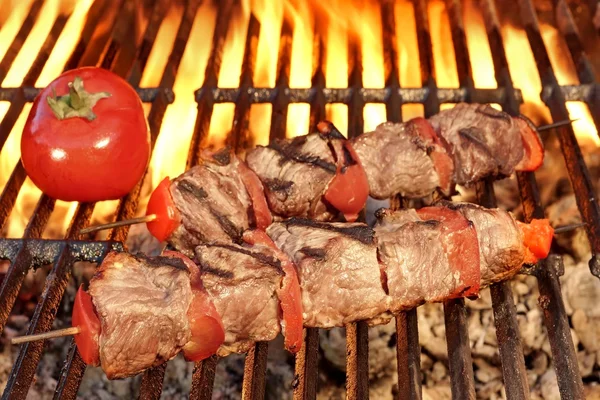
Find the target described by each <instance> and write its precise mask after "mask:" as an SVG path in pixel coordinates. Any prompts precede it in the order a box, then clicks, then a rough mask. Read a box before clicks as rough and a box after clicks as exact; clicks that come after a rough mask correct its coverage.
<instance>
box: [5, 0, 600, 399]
mask: <svg viewBox="0 0 600 400" xmlns="http://www.w3.org/2000/svg"><path fill="white" fill-rule="evenodd" d="M205 1H209V0H205ZM410 2H411V3H412V6H413V9H414V14H415V22H416V29H417V41H418V48H419V63H420V67H421V68H420V71H421V82H422V87H421V88H405V87H402V82H400V80H399V66H398V62H397V60H398V57H397V48H396V30H397V26H396V21H395V17H394V2H393V1H389V0H380V2H379V5H380V8H381V17H382V22H383V35H382V41H383V51H384V67H385V87H384V88H381V89H372V88H365V87H363V86H364V85H363V81H362V56H361V50H360V44H359V43H357V42H356V41H355V40H353V39H352V38H349V44H348V45H349V49H348V54H349V57H348V58H349V66H348V78H349V79H348V82H349V85H348V88H346V89H332V88H327V87H326V82H325V71H324V68H325V67H324V64H325V63H324V60H325V56H326V50H327V49H326V47H325V45H324V41H323V38H321V37H320V36H319V35H318V33H317V34H315V46H314V47H315V49H316V56H315V61H314V68H313V71H314V73H313V78H312V86H311V87H310V88H305V89H292V88H290V87H289V83H290V76H289V71H290V62H291V43H292V37H293V32H294V29H293V27H292V26H291V24H289V23H288V22H286V21H285V19H284V22H283V25H282V29H281V42H280V48H279V61H278V66H277V71H278V74H277V80H276V85H275V87H274V88H258V87H255V86H254V83H253V72H254V69H255V67H256V65H255V64H256V43H257V40H258V36H259V32H260V23H259V21H258V19H257V18H255V17H254V16H253V15H251V17H250V21H249V24H248V31H247V39H246V46H245V51H244V58H243V63H242V69H241V77H240V78H241V79H240V85H239V87H238V88H235V89H224V88H219V87H218V77H219V72H220V70H221V60H222V57H221V56H222V52H223V46H224V43H225V38H226V35H227V32H228V30H229V29H230V26H231V23H232V20H233V18H232V14H233V10H234V9H235V7H237V6H239V4H238V2H237V1H235V0H224V1H220V2H218V3H216V4H218V11H217V17H216V18H217V19H216V25H215V31H214V35H213V38H212V43H211V51H210V57H209V60H208V63H207V66H206V70H205V78H204V84H203V86H202V87H201V88H200V89H198V91H197V92H196V101H197V103H198V114H197V117H196V123H195V127H194V132H193V136H192V141H191V145H190V152H189V156H188V162H187V165H188V167H189V166H192V165H195V164H197V163H198V161H199V155H200V151H201V149H202V148H203V147H204V146H206V144H207V143H208V142H207V140H208V129H209V123H210V120H211V116H212V114H213V110H214V105H215V104H218V103H233V104H235V113H234V118H233V125H232V129H231V132H230V133H229V135H228V137H227V144H228V145H230V146H232V147H233V148H234V149H236V150H243V149H245V148H246V147H248V145H249V143H250V132H249V128H248V126H249V119H250V108H251V105H252V104H257V103H270V104H272V107H273V108H272V118H271V128H270V138H271V139H273V138H278V137H283V136H284V135H285V131H286V120H287V112H288V105H289V104H292V103H306V104H309V105H310V123H309V126H310V128H311V130H312V129H314V127H315V124H316V123H317V122H318V121H319V120H321V119H324V118H325V116H326V111H325V107H326V105H327V104H331V103H343V104H346V105H347V106H348V135H349V136H350V137H354V136H356V135H359V134H360V133H362V129H363V126H364V121H363V109H364V106H365V104H367V103H379V104H385V106H386V115H387V116H386V118H387V120H390V121H396V122H398V121H401V119H402V114H401V107H402V105H403V104H412V103H419V104H423V105H424V110H425V115H426V116H430V115H433V114H435V113H436V112H438V111H439V109H440V104H442V103H456V102H462V101H464V102H483V103H498V104H500V105H501V106H502V108H503V109H504V110H505V111H506V112H508V113H509V114H511V115H517V114H518V113H519V104H520V103H521V102H522V96H521V92H520V91H519V90H517V89H515V87H514V85H513V82H512V79H511V76H510V72H509V69H508V62H507V55H506V51H505V47H504V43H503V39H502V35H501V26H500V23H499V16H498V12H497V10H496V2H495V1H494V0H481V1H480V3H479V5H480V8H481V11H482V14H483V17H484V21H485V25H486V28H487V36H488V40H489V43H490V47H491V50H492V52H491V53H492V57H493V63H494V69H495V78H496V81H497V84H498V88H497V89H478V88H475V85H474V83H473V77H472V69H471V64H470V61H469V60H470V59H469V53H468V47H467V44H466V35H465V30H464V25H463V21H462V9H461V6H462V5H461V1H460V0H446V1H445V3H446V8H447V11H448V14H449V20H450V25H451V31H452V42H453V46H454V53H455V57H456V65H457V72H458V77H459V83H460V88H458V89H448V88H438V86H437V84H436V79H435V69H434V62H435V60H434V57H433V51H432V40H431V36H430V31H429V22H428V14H427V4H428V2H427V0H410ZM42 3H43V1H41V0H36V1H34V2H33V5H32V6H31V8H30V10H29V14H28V16H27V17H26V19H25V22H24V23H23V25H22V26H21V28H20V30H19V32H18V34H17V36H16V38H15V40H14V41H13V43H12V44H11V46H10V48H9V51H8V52H7V53H6V56H5V57H4V59H2V60H1V61H0V81H1V80H2V79H4V77H5V76H6V74H7V72H8V70H9V69H10V66H11V65H12V63H13V61H14V59H15V57H16V55H17V54H18V52H19V50H20V49H21V47H22V45H23V43H24V41H25V39H26V38H27V36H28V35H29V33H30V31H31V29H32V27H33V24H34V22H35V21H36V19H37V17H38V15H39V13H40V9H41V6H42ZM127 3H128V0H115V1H111V0H96V1H95V2H94V3H93V5H92V7H91V9H90V11H89V12H88V15H87V19H86V22H85V25H84V28H83V30H82V33H81V38H80V40H79V42H78V44H77V46H76V48H75V50H74V51H73V53H72V54H71V56H70V58H69V61H68V62H67V65H66V69H70V68H74V67H77V66H83V65H98V66H102V67H104V68H107V69H111V70H112V71H114V72H116V73H118V74H119V75H121V76H123V77H125V78H126V79H128V81H129V82H130V83H131V85H132V86H134V87H136V88H138V86H139V84H140V80H141V76H142V73H143V71H144V69H145V67H146V64H147V61H148V57H149V55H150V51H151V49H152V46H153V44H154V42H155V40H156V37H157V34H158V29H159V26H160V22H161V21H162V20H163V19H164V18H165V15H166V13H167V12H168V10H169V7H171V6H172V5H171V4H170V2H169V1H167V0H143V1H142V4H143V5H144V8H143V10H144V12H145V13H146V15H145V17H146V18H147V20H148V23H147V25H146V27H145V30H144V33H143V39H142V42H141V44H140V45H139V46H138V48H137V49H136V51H134V52H131V51H128V47H127V44H128V43H129V39H130V37H131V34H132V33H133V29H135V27H134V25H133V24H131V18H132V15H131V13H127V12H121V13H108V11H109V10H110V9H112V7H119V8H121V7H123V6H124V5H126V4H127ZM201 3H202V0H188V1H186V2H185V5H184V13H183V17H182V19H181V22H180V24H179V26H178V31H177V34H176V39H175V44H174V46H173V49H172V51H171V53H170V55H169V58H168V61H167V65H166V67H165V69H164V72H163V75H162V79H161V81H160V85H159V86H158V87H157V88H150V89H138V93H139V94H140V97H141V98H142V100H143V101H144V102H148V103H150V104H151V106H150V112H149V118H148V119H149V127H150V132H151V138H152V147H154V144H155V143H156V139H157V136H158V133H159V131H160V127H161V124H162V121H163V117H164V115H165V112H166V109H167V106H168V105H169V104H170V103H171V102H172V101H173V90H172V89H173V85H174V82H175V78H176V75H177V71H178V68H179V66H180V62H181V59H182V56H183V52H184V49H185V47H186V44H187V42H188V39H189V36H190V32H191V29H192V24H193V21H194V18H195V16H196V13H197V11H198V8H199V7H200V5H201ZM517 3H518V4H516V5H515V6H514V7H515V8H516V7H517V6H518V14H519V16H520V18H521V23H522V25H523V27H524V29H525V31H526V33H527V38H528V40H529V43H530V45H531V48H532V50H533V54H534V57H535V61H536V63H537V70H538V71H537V72H538V73H539V76H540V79H541V81H542V84H543V91H542V94H541V97H542V99H543V101H544V102H545V103H546V105H547V106H548V108H549V109H550V112H551V115H552V119H553V120H554V121H562V120H565V119H568V118H569V114H568V111H567V109H566V103H565V102H566V101H582V102H585V103H586V104H587V106H588V108H589V110H590V112H591V114H592V117H593V120H594V123H595V125H596V127H600V125H599V122H600V106H599V101H600V100H599V99H600V97H599V96H598V93H599V92H598V82H597V80H596V78H595V75H594V71H593V69H592V67H591V64H590V62H589V59H588V55H587V54H586V53H585V51H583V46H582V44H581V40H580V37H579V32H578V28H577V26H576V24H575V23H574V22H573V21H574V19H573V16H572V14H571V10H570V9H569V6H568V4H567V3H566V2H565V1H564V0H554V1H553V6H554V10H555V12H556V13H557V15H560V21H561V23H560V24H559V25H560V26H559V27H560V30H561V34H562V35H563V36H564V37H565V39H566V43H567V45H568V49H569V52H570V54H571V57H572V59H573V61H574V63H575V65H576V66H577V73H578V78H579V80H580V85H575V86H560V85H559V84H558V81H557V78H556V75H555V73H554V71H553V69H552V65H551V63H550V60H549V56H548V52H547V49H546V47H545V46H544V42H543V41H542V37H541V34H540V28H539V23H538V20H537V16H536V13H535V9H534V7H533V4H532V0H518V2H517ZM498 4H500V3H498ZM106 15H110V17H108V18H106V17H105V16H106ZM68 17H69V15H61V16H59V17H58V18H57V19H56V21H55V22H54V25H53V26H52V28H51V31H50V34H49V36H48V37H47V38H46V40H45V42H44V44H43V46H42V49H41V51H40V53H39V54H38V55H37V57H36V59H35V62H34V63H33V65H32V67H31V68H30V70H29V71H28V74H27V76H26V78H25V80H24V81H23V86H22V87H19V88H0V100H3V101H10V107H9V110H8V112H7V114H6V116H5V118H4V119H3V120H2V121H1V122H0V148H1V147H2V146H3V145H4V143H5V142H6V140H7V138H8V135H9V133H10V132H11V130H12V128H13V126H14V125H15V123H16V120H17V118H18V116H19V114H20V113H21V111H22V110H23V108H24V105H25V104H26V103H27V102H31V101H32V100H33V98H34V97H35V95H36V94H37V91H38V89H35V88H34V87H33V86H34V84H35V81H36V79H37V78H38V76H39V74H40V72H41V70H42V68H43V66H44V64H45V63H46V61H47V60H48V57H49V55H50V52H51V51H52V49H53V48H54V46H55V44H56V42H57V39H58V37H59V35H60V33H61V32H62V31H63V29H64V27H65V24H66V21H67V19H68ZM101 22H102V24H108V26H110V29H109V30H108V31H107V32H109V33H108V34H105V35H95V32H96V30H97V28H98V26H99V25H100V23H101ZM415 61H416V60H415ZM200 73H201V72H200ZM555 134H556V135H557V136H558V138H559V140H560V144H561V149H562V152H563V154H564V158H565V162H566V165H567V169H568V173H569V176H570V179H571V184H572V186H573V190H574V192H575V195H576V198H577V205H578V207H579V210H580V212H581V216H582V219H583V221H584V222H586V224H587V225H586V231H587V236H588V238H589V241H590V245H591V249H592V254H593V256H592V259H591V260H590V269H591V272H592V273H593V274H594V275H596V276H599V275H600V260H599V259H598V255H599V254H600V208H599V206H598V203H597V201H596V199H595V197H596V195H595V193H596V192H595V189H594V187H593V185H592V183H591V180H590V176H589V173H588V170H587V167H586V165H585V163H584V161H583V157H582V153H581V150H580V148H579V146H578V143H577V141H576V138H575V135H574V132H573V129H572V127H571V126H563V127H560V128H557V129H556V133H555ZM25 178H26V173H25V171H24V169H23V166H22V164H21V163H20V162H19V163H18V164H17V166H16V168H15V169H14V170H13V172H12V174H11V176H10V178H9V180H8V183H7V184H6V186H5V188H4V191H3V193H2V195H1V197H0V227H3V226H4V225H5V223H6V222H7V219H8V216H9V215H10V212H11V210H12V209H13V207H14V205H15V202H16V198H17V195H18V192H19V190H20V188H21V186H22V185H23V182H24V181H25ZM517 178H518V183H519V189H520V194H521V200H522V204H523V210H524V215H525V218H526V219H527V220H530V219H531V218H543V217H544V209H543V207H542V205H541V203H540V195H539V190H538V186H537V183H536V180H535V176H534V174H533V173H519V174H518V175H517ZM140 190H141V183H140V184H139V185H138V186H137V187H136V188H135V189H134V190H133V191H132V192H131V193H129V194H128V195H127V196H126V197H124V198H123V199H122V200H121V201H120V203H119V206H118V208H117V211H116V213H115V215H114V219H115V220H123V219H127V218H130V217H132V216H133V215H134V213H135V210H136V208H137V205H138V200H139V197H140ZM477 193H478V199H479V202H480V204H482V205H484V206H486V207H493V206H495V204H496V200H495V195H494V188H493V184H492V182H485V183H483V184H481V185H479V186H478V188H477ZM392 204H393V205H394V206H397V207H400V206H403V205H404V204H405V202H404V201H403V200H402V199H392ZM53 207H54V200H52V199H50V198H48V197H47V196H45V195H42V197H41V198H40V200H39V202H38V204H37V206H36V209H35V211H34V213H33V216H32V217H31V219H30V220H29V222H28V225H27V227H26V229H25V233H24V235H23V238H22V239H0V259H6V260H10V268H9V270H8V273H7V275H6V277H5V278H4V281H3V282H2V285H1V287H0V323H1V326H2V327H4V325H5V324H6V321H7V318H8V315H9V312H10V310H11V308H12V307H13V305H14V303H15V299H16V297H17V294H18V292H19V289H20V288H21V285H22V283H23V281H24V277H25V274H26V273H27V271H28V270H29V269H30V268H33V267H35V266H38V265H42V264H48V263H49V264H52V270H51V273H50V274H49V275H48V278H47V280H46V284H45V288H44V291H43V294H42V296H41V298H40V300H39V303H38V305H37V308H36V310H35V313H34V317H33V319H32V321H31V325H30V327H29V330H28V333H40V332H44V331H47V330H50V329H51V326H52V322H53V320H54V318H55V315H56V309H57V307H58V304H59V303H60V301H61V299H62V297H63V294H64V291H65V287H66V285H67V282H68V280H69V278H70V276H71V267H72V264H73V262H75V261H77V260H86V261H91V262H100V261H101V260H102V258H103V256H104V255H105V254H106V253H107V252H108V251H109V250H111V249H112V250H122V246H121V244H120V243H123V242H124V241H125V239H126V238H127V235H128V232H129V228H128V227H120V228H115V229H113V230H111V231H109V234H108V240H107V241H104V242H100V241H89V242H88V241H86V242H84V241H81V240H80V239H81V238H80V237H79V235H78V232H79V230H80V229H82V228H84V227H86V226H87V225H88V224H89V223H90V219H91V215H92V212H93V210H94V204H89V203H85V204H79V205H78V207H77V210H76V212H75V215H74V217H73V219H72V221H71V224H70V227H69V229H68V232H67V234H66V236H65V238H64V240H60V241H47V240H42V239H40V238H41V235H42V232H43V231H44V228H45V227H46V225H47V223H48V220H49V217H50V215H51V213H52V211H53ZM561 270H562V260H561V258H560V257H558V256H556V255H551V256H550V257H549V258H548V259H547V260H545V261H542V262H541V263H539V264H538V265H537V266H536V267H534V268H532V269H531V270H529V271H527V273H530V274H533V275H534V276H535V277H536V278H537V281H538V286H539V292H540V297H539V304H540V306H541V308H542V310H543V320H544V324H545V325H546V328H547V331H548V336H549V339H550V345H551V350H552V355H553V362H554V367H555V369H556V373H557V377H558V386H559V387H558V389H559V390H560V394H561V397H562V398H563V399H583V398H584V394H583V385H582V380H581V376H580V373H579V371H578V364H577V358H576V355H575V349H574V345H573V342H572V340H571V336H570V330H569V323H568V320H567V314H566V312H565V308H564V304H563V302H562V298H561V294H560V284H559V280H558V278H559V275H560V271H561ZM491 294H492V300H493V311H494V320H495V325H496V331H497V337H498V345H499V348H500V360H501V362H502V370H503V376H504V382H505V388H506V395H507V398H509V399H526V398H529V386H528V383H527V377H526V370H525V362H524V357H523V351H522V345H521V339H520V337H519V329H518V325H517V320H516V311H515V305H514V303H513V300H512V299H513V297H512V291H511V287H510V285H509V284H508V283H499V284H496V285H494V286H492V287H491ZM417 312H418V311H417V309H413V310H409V311H406V312H403V313H400V314H399V315H398V316H397V317H396V332H397V359H398V387H399V391H398V398H399V399H420V398H421V376H420V364H419V363H420V348H419V343H418V325H417ZM444 315H445V324H446V338H447V343H448V351H449V367H450V377H451V388H452V395H453V398H456V399H474V398H475V386H474V379H473V367H472V361H471V352H470V347H469V337H468V332H467V323H466V310H465V304H464V300H462V299H459V300H452V301H447V302H445V303H444ZM346 337H347V361H346V363H347V372H346V374H347V375H346V382H347V383H346V389H347V397H348V398H349V399H364V398H368V396H369V387H368V385H369V380H368V327H367V325H366V324H365V323H363V322H359V323H355V324H350V325H348V326H347V328H346ZM318 346H319V343H318V330H317V329H305V345H304V346H303V348H302V349H301V351H300V352H299V353H298V354H297V355H296V364H295V379H294V381H293V385H292V388H290V390H293V396H294V398H295V399H314V398H315V397H316V393H317V374H318V362H317V361H318ZM267 350H268V343H257V344H256V345H255V346H254V348H253V349H252V350H250V352H249V353H248V354H247V356H246V361H245V369H244V380H243V389H242V390H243V398H244V399H262V398H264V395H265V381H266V360H267ZM42 351H43V343H42V342H37V343H35V342H34V343H29V344H27V345H23V346H22V347H21V348H20V350H19V355H18V358H17V362H16V363H15V364H14V367H13V370H12V373H11V375H10V378H9V381H8V383H7V385H6V389H5V391H4V394H3V397H2V398H3V399H24V398H25V397H26V395H27V392H28V390H29V388H30V386H31V384H32V381H33V378H34V374H35V369H36V367H37V365H38V363H39V361H40V358H41V354H42ZM218 361H219V360H218V357H216V356H213V357H211V358H209V359H207V360H205V361H203V362H199V363H196V365H195V368H194V372H193V379H192V386H191V388H190V398H192V399H210V398H211V395H212V388H213V382H214V377H215V369H216V365H217V363H218ZM165 366H166V364H163V365H161V366H159V367H156V368H153V369H151V370H148V371H146V372H145V373H144V374H143V377H142V381H141V386H140V394H139V397H140V398H141V399H158V398H160V395H161V392H162V383H163V378H164V372H165ZM84 371H85V364H84V363H83V361H82V360H81V358H80V356H79V354H78V353H77V349H76V347H75V345H74V342H73V341H71V345H70V349H69V354H68V356H67V358H66V360H65V363H64V366H63V368H62V371H61V374H60V379H59V382H58V385H57V388H56V392H55V398H56V399H74V398H75V397H76V394H77V391H78V388H79V385H80V383H81V380H82V377H83V373H84Z"/></svg>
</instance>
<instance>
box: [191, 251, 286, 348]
mask: <svg viewBox="0 0 600 400" xmlns="http://www.w3.org/2000/svg"><path fill="white" fill-rule="evenodd" d="M196 259H197V260H198V262H199V264H200V270H201V274H202V283H203V285H204V288H205V289H206V291H207V292H208V294H209V295H210V297H211V298H212V301H213V303H214V305H215V307H216V308H217V312H218V313H219V314H220V315H221V318H222V321H223V326H224V328H225V342H224V343H223V345H221V347H220V348H219V351H218V353H217V354H219V355H220V356H226V355H227V354H230V353H243V352H246V351H248V350H249V349H250V348H251V347H252V345H253V344H254V343H255V342H260V341H268V340H272V339H274V338H275V336H277V334H278V333H279V332H280V331H281V328H280V324H279V299H278V297H277V290H278V289H279V288H280V287H281V283H282V279H283V277H284V272H283V269H282V266H281V262H280V261H279V260H278V259H277V257H276V254H275V252H274V251H273V250H272V249H270V248H268V247H267V246H262V245H254V246H240V245H237V244H215V243H213V244H206V245H200V246H198V247H196Z"/></svg>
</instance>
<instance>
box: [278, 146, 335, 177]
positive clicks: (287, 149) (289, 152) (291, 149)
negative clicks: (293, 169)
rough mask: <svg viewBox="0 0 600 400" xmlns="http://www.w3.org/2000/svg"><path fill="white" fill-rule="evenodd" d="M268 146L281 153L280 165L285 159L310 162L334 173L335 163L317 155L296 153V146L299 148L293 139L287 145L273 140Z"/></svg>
mask: <svg viewBox="0 0 600 400" xmlns="http://www.w3.org/2000/svg"><path fill="white" fill-rule="evenodd" d="M304 140H306V139H304ZM269 147H270V148H272V149H273V150H275V151H276V152H278V153H279V154H281V160H280V161H279V164H280V165H283V164H285V162H286V159H287V160H293V161H296V162H299V163H304V164H312V165H314V166H315V167H319V168H322V169H324V170H326V171H329V172H331V173H333V174H335V172H336V167H335V164H333V163H330V162H328V161H325V160H323V159H322V158H320V157H317V156H309V155H305V154H298V151H297V149H296V147H298V149H299V146H297V144H296V143H295V140H294V141H292V143H291V144H290V145H288V146H281V145H280V144H279V143H278V142H277V141H275V142H273V143H271V144H270V145H269Z"/></svg>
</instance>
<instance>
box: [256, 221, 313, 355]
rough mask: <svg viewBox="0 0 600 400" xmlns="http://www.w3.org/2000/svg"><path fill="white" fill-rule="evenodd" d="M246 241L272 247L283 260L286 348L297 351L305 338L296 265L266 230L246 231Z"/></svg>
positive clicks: (282, 300) (282, 302)
mask: <svg viewBox="0 0 600 400" xmlns="http://www.w3.org/2000/svg"><path fill="white" fill-rule="evenodd" d="M244 241H245V242H246V243H249V244H260V245H263V246H268V247H270V248H272V249H273V250H274V251H275V254H276V255H277V258H278V259H279V261H281V267H282V269H283V272H285V277H284V278H283V282H282V286H281V288H280V289H279V290H278V291H277V295H278V296H279V302H280V304H281V310H282V313H283V321H282V323H281V328H282V330H283V335H284V337H285V348H286V349H287V350H288V351H290V352H292V353H296V352H297V351H299V350H300V348H301V347H302V339H303V337H302V327H303V320H302V295H301V293H300V283H299V281H298V275H297V273H296V267H295V266H294V264H293V263H292V260H290V259H289V257H288V256H287V254H285V253H284V252H283V251H281V250H279V248H278V247H277V246H276V245H275V243H274V242H273V240H271V238H270V237H269V236H268V235H267V234H266V232H264V231H259V230H255V231H246V232H244Z"/></svg>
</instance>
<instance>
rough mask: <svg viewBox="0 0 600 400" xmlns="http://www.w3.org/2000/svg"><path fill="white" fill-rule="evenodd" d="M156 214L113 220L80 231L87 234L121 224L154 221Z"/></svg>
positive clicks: (81, 233)
mask: <svg viewBox="0 0 600 400" xmlns="http://www.w3.org/2000/svg"><path fill="white" fill-rule="evenodd" d="M156 217H157V216H156V214H149V215H144V216H143V217H138V218H131V219H126V220H123V221H116V222H111V223H108V224H103V225H96V226H89V227H87V228H84V229H82V230H80V231H79V234H80V235H85V234H86V233H92V232H97V231H103V230H105V229H112V228H118V227H120V226H127V225H135V224H143V223H145V222H152V221H154V220H155V219H156Z"/></svg>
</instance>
